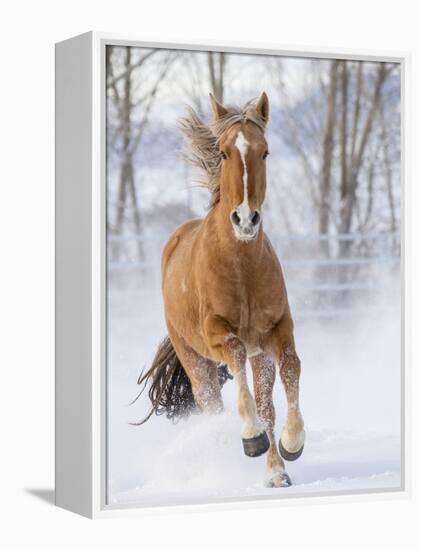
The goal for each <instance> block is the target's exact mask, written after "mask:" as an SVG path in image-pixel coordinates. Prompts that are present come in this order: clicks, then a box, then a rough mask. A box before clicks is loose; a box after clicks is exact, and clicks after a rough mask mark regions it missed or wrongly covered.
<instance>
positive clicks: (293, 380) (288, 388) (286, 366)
mask: <svg viewBox="0 0 421 550" xmlns="http://www.w3.org/2000/svg"><path fill="white" fill-rule="evenodd" d="M272 349H273V352H274V355H275V357H276V359H277V360H278V361H279V372H280V376H281V380H282V383H283V385H284V388H285V393H286V397H287V403H288V415H287V419H286V422H285V425H284V427H283V430H282V433H281V438H280V440H279V452H280V453H281V455H282V457H283V458H284V459H285V460H289V461H292V460H297V458H299V457H300V456H301V453H302V452H303V448H304V440H305V431H304V422H303V417H302V415H301V411H300V404H299V381H300V373H301V363H300V359H299V358H298V355H297V353H296V351H295V343H294V333H293V322H292V319H291V316H290V314H289V311H288V312H287V314H286V315H285V316H284V317H283V318H282V319H281V320H280V322H279V323H278V324H277V325H276V327H275V328H274V330H273V332H272Z"/></svg>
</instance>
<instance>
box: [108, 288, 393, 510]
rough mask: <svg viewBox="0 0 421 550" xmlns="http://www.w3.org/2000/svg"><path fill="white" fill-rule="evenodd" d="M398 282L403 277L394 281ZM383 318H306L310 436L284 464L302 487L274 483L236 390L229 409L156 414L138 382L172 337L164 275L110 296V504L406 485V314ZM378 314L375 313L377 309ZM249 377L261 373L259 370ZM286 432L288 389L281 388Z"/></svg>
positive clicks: (303, 336)
mask: <svg viewBox="0 0 421 550" xmlns="http://www.w3.org/2000/svg"><path fill="white" fill-rule="evenodd" d="M394 286H395V289H397V288H398V286H397V282H396V284H395V285H394ZM390 305H391V304H389V303H388V306H389V309H388V310H387V311H388V313H387V314H384V315H380V316H379V315H378V314H376V315H368V316H367V317H366V318H359V319H358V321H356V319H355V318H353V319H342V318H340V317H338V318H337V319H334V320H330V321H318V322H316V321H309V320H302V321H297V322H296V341H297V350H298V353H299V355H300V357H301V361H302V380H301V406H302V412H303V416H304V421H305V424H306V431H307V440H306V445H305V449H304V453H303V455H302V457H301V458H300V459H299V460H298V461H297V462H294V463H286V465H287V471H288V472H289V474H290V476H291V478H292V481H293V486H292V487H290V488H288V489H267V488H265V487H264V484H263V482H264V478H265V457H259V458H248V457H246V456H244V454H243V451H242V444H241V439H240V429H239V420H238V417H237V414H236V411H235V386H234V383H233V382H231V381H229V382H228V383H227V384H226V385H225V387H224V389H223V398H224V402H225V407H226V411H225V412H224V413H223V414H222V415H220V416H214V417H209V416H206V415H195V416H192V417H190V418H189V419H188V420H187V421H184V420H181V421H180V422H178V423H177V424H175V425H174V424H172V423H171V422H170V421H168V420H167V419H166V418H165V417H152V418H151V419H150V420H149V421H148V422H147V423H146V424H145V425H143V426H141V427H136V426H131V425H129V423H130V422H136V421H138V420H139V419H141V418H143V415H144V413H145V412H146V411H147V409H148V401H147V397H146V395H145V396H142V397H141V398H140V399H139V400H138V401H137V402H136V404H134V405H132V406H128V404H129V402H130V401H131V400H132V399H133V398H134V397H135V396H136V393H137V390H138V387H137V385H136V380H137V377H138V375H139V372H140V371H141V369H142V368H143V367H144V366H147V365H149V364H150V361H151V359H152V357H153V355H154V353H155V350H156V347H157V345H158V342H159V341H160V339H161V337H163V336H164V335H165V326H164V319H163V309H162V304H161V299H160V292H159V283H158V282H157V281H156V282H155V283H154V284H149V285H148V286H146V287H145V288H144V289H143V290H142V291H130V292H129V291H118V290H112V289H111V291H110V292H109V301H108V312H109V323H108V330H109V338H108V340H109V344H108V345H109V351H108V372H109V380H108V382H109V384H108V388H109V390H108V391H109V410H108V443H109V446H108V471H109V485H108V496H109V503H110V504H117V503H118V504H128V503H136V504H138V505H142V504H143V505H149V504H158V503H159V504H172V503H176V502H183V503H188V502H198V501H212V500H215V499H218V500H221V499H225V498H226V499H230V498H242V497H246V498H247V497H248V498H250V497H254V496H261V495H267V496H270V497H274V496H286V495H291V494H296V493H311V492H317V493H323V492H325V491H346V490H364V489H382V488H398V487H399V486H400V482H401V479H400V467H401V465H400V452H401V449H400V405H401V403H400V391H401V390H400V318H399V309H398V307H397V305H396V304H395V305H394V306H393V304H392V307H390ZM368 313H370V311H369V310H368ZM249 382H250V384H251V373H250V371H249ZM274 395H275V405H276V409H277V428H276V434H277V437H279V435H280V433H281V427H282V423H283V419H284V417H285V396H284V392H283V388H282V386H281V384H280V382H279V377H278V380H277V383H276V386H275V392H274Z"/></svg>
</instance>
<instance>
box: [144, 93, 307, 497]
mask: <svg viewBox="0 0 421 550" xmlns="http://www.w3.org/2000/svg"><path fill="white" fill-rule="evenodd" d="M210 97H211V105H212V111H213V121H212V123H211V125H210V126H207V125H205V124H204V123H203V122H202V121H201V120H200V119H199V118H198V116H197V115H196V113H195V112H194V111H193V110H191V111H190V113H189V114H188V116H186V118H184V119H183V120H182V122H181V130H182V131H183V133H184V135H185V137H187V139H188V140H189V142H190V159H191V160H192V161H193V163H194V164H196V165H197V166H199V167H200V168H201V169H202V170H203V171H204V173H205V176H206V182H205V183H206V185H207V187H208V188H209V190H210V192H211V202H210V208H209V211H208V214H207V216H206V217H205V218H204V219H194V220H189V221H187V222H186V223H184V224H183V225H181V226H180V227H178V228H177V229H176V230H175V232H174V233H173V234H172V235H171V237H170V239H169V241H168V243H167V245H166V246H165V249H164V252H163V255H162V292H163V297H164V304H165V317H166V323H167V327H168V336H167V338H165V340H164V341H163V342H162V344H161V346H160V347H159V349H158V351H157V354H156V356H155V359H154V361H153V364H152V366H151V368H150V369H149V370H148V372H146V373H145V374H143V373H142V375H141V376H140V378H139V381H138V382H139V383H144V385H143V389H145V385H146V383H147V382H150V388H149V396H150V399H151V401H152V409H151V411H150V413H149V414H148V416H147V417H146V418H145V420H144V421H146V420H147V419H148V418H149V417H150V416H151V415H152V414H153V413H155V414H162V413H165V414H167V416H168V417H170V418H174V417H177V416H180V415H183V414H186V413H188V412H191V411H192V409H193V408H195V409H196V410H200V411H203V412H208V413H215V412H219V411H221V410H222V408H223V404H222V398H221V385H222V384H223V382H224V381H225V379H226V378H227V376H230V375H229V374H228V371H227V370H226V367H222V368H221V366H222V365H226V366H227V367H228V369H229V371H230V373H232V376H233V378H234V380H235V383H236V386H237V404H238V413H239V415H240V419H241V437H242V441H243V447H244V452H245V454H246V455H248V456H260V455H262V454H264V453H266V452H267V479H266V485H267V486H270V487H285V486H289V485H290V484H291V480H290V478H289V476H288V474H287V473H286V472H285V466H284V462H283V460H282V458H281V456H282V457H283V458H284V459H286V460H295V459H297V458H298V457H299V456H300V455H301V453H302V450H303V446H304V438H305V432H304V424H303V420H302V416H301V413H300V409H299V378H300V360H299V358H298V356H297V353H296V351H295V344H294V335H293V321H292V317H291V312H290V308H289V304H288V298H287V292H286V288H285V283H284V279H283V275H282V270H281V266H280V263H279V261H278V258H277V257H276V254H275V252H274V250H273V248H272V246H271V243H270V241H269V239H268V237H267V236H266V234H265V233H264V231H263V223H262V218H263V216H262V205H263V201H264V199H265V191H266V157H267V156H268V144H267V142H266V139H265V135H264V133H265V128H266V124H267V122H268V118H269V101H268V97H267V95H266V94H265V93H262V95H261V96H260V97H259V99H258V100H257V101H256V102H254V103H253V102H250V103H248V104H247V105H246V106H245V107H244V108H243V109H235V108H232V107H224V106H223V105H221V104H220V103H219V102H218V101H217V100H216V99H215V98H214V97H213V96H212V95H211V96H210ZM247 359H249V361H250V364H251V368H252V372H253V385H254V396H255V397H254V398H253V396H252V394H251V392H250V389H249V385H248V382H247V375H246V362H247ZM277 365H278V366H279V372H280V377H281V380H282V382H283V385H284V388H285V393H286V397H287V401H288V415H287V419H286V422H285V426H284V428H283V430H282V434H281V438H280V441H279V450H278V447H277V445H276V441H275V434H274V426H275V409H274V406H273V401H272V391H273V386H274V382H275V374H276V366H277ZM224 368H225V370H224ZM143 389H142V391H143Z"/></svg>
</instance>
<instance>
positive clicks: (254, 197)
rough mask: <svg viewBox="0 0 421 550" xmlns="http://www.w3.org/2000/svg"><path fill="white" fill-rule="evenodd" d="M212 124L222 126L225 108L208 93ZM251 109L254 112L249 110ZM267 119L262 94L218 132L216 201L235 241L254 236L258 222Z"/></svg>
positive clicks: (263, 180)
mask: <svg viewBox="0 0 421 550" xmlns="http://www.w3.org/2000/svg"><path fill="white" fill-rule="evenodd" d="M211 105H212V110H213V115H214V124H215V125H217V126H218V124H220V126H221V127H222V128H223V124H224V120H225V119H226V117H227V116H228V117H229V110H228V109H227V108H225V107H224V106H223V105H221V104H220V103H218V101H217V100H216V99H215V98H214V97H213V96H212V95H211ZM252 110H254V111H252ZM268 118H269V100H268V97H267V95H266V94H265V92H263V93H262V95H261V96H260V98H259V99H258V101H257V103H256V104H255V106H250V109H249V111H248V114H247V112H246V113H245V114H244V117H243V118H242V119H241V120H240V121H238V122H235V123H234V124H227V128H226V129H224V130H223V131H222V132H221V133H220V135H219V140H218V143H219V150H220V155H221V158H222V162H221V175H220V201H221V204H223V205H224V207H225V208H224V210H225V211H226V212H227V215H228V216H229V219H230V221H231V224H232V227H233V229H234V235H235V237H236V238H237V239H238V240H241V241H250V240H253V239H255V238H256V236H257V234H258V232H259V228H260V224H261V221H262V213H261V208H262V204H263V201H264V199H265V192H266V162H265V160H266V157H267V156H268V154H269V153H268V145H267V142H266V139H265V136H264V129H265V126H266V124H267V121H268Z"/></svg>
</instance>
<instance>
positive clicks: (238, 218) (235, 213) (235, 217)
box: [231, 210, 241, 225]
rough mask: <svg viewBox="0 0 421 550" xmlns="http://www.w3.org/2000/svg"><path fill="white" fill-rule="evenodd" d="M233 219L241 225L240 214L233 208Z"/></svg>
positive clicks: (234, 222)
mask: <svg viewBox="0 0 421 550" xmlns="http://www.w3.org/2000/svg"><path fill="white" fill-rule="evenodd" d="M231 220H232V223H233V224H234V225H240V221H241V220H240V216H239V215H238V212H237V211H236V210H233V211H232V212H231Z"/></svg>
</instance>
